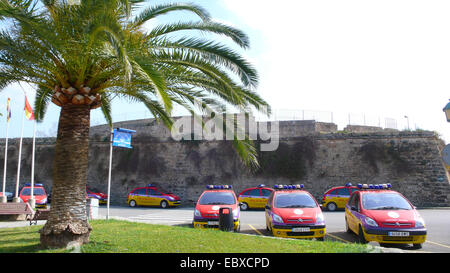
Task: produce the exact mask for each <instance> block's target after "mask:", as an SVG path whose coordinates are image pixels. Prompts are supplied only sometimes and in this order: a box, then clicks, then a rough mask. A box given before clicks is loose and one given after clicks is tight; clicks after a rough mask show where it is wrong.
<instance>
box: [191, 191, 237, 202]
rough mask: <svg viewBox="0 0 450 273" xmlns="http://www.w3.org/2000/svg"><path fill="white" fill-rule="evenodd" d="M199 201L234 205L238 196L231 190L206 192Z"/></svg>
mask: <svg viewBox="0 0 450 273" xmlns="http://www.w3.org/2000/svg"><path fill="white" fill-rule="evenodd" d="M198 202H199V204H200V205H233V204H236V198H235V197H234V195H233V194H232V193H231V192H205V193H204V194H203V195H202V197H201V198H200V200H199V201H198Z"/></svg>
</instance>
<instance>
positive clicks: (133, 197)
mask: <svg viewBox="0 0 450 273" xmlns="http://www.w3.org/2000/svg"><path fill="white" fill-rule="evenodd" d="M180 204H181V199H180V197H178V196H177V195H175V194H173V193H164V192H162V191H161V190H159V189H157V188H156V186H154V185H152V184H148V185H147V186H146V187H139V188H136V189H134V190H132V191H131V192H130V193H128V205H129V206H130V207H136V206H159V207H161V208H169V207H176V206H179V205H180Z"/></svg>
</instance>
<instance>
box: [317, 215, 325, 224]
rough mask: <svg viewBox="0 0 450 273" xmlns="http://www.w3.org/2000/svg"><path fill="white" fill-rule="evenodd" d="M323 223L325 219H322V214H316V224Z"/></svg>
mask: <svg viewBox="0 0 450 273" xmlns="http://www.w3.org/2000/svg"><path fill="white" fill-rule="evenodd" d="M323 221H325V218H324V217H323V214H322V213H319V214H317V216H316V223H319V222H323Z"/></svg>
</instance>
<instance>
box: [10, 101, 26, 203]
mask: <svg viewBox="0 0 450 273" xmlns="http://www.w3.org/2000/svg"><path fill="white" fill-rule="evenodd" d="M24 123H25V106H24V108H23V112H22V129H21V130H20V142H19V161H18V162H17V179H16V194H15V196H14V198H13V202H14V203H20V199H19V182H20V161H21V159H22V139H23V126H24Z"/></svg>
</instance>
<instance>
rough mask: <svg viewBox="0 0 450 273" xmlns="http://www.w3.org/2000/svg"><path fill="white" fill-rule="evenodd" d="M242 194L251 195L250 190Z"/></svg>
mask: <svg viewBox="0 0 450 273" xmlns="http://www.w3.org/2000/svg"><path fill="white" fill-rule="evenodd" d="M242 195H250V191H244V192H243V193H242Z"/></svg>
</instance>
